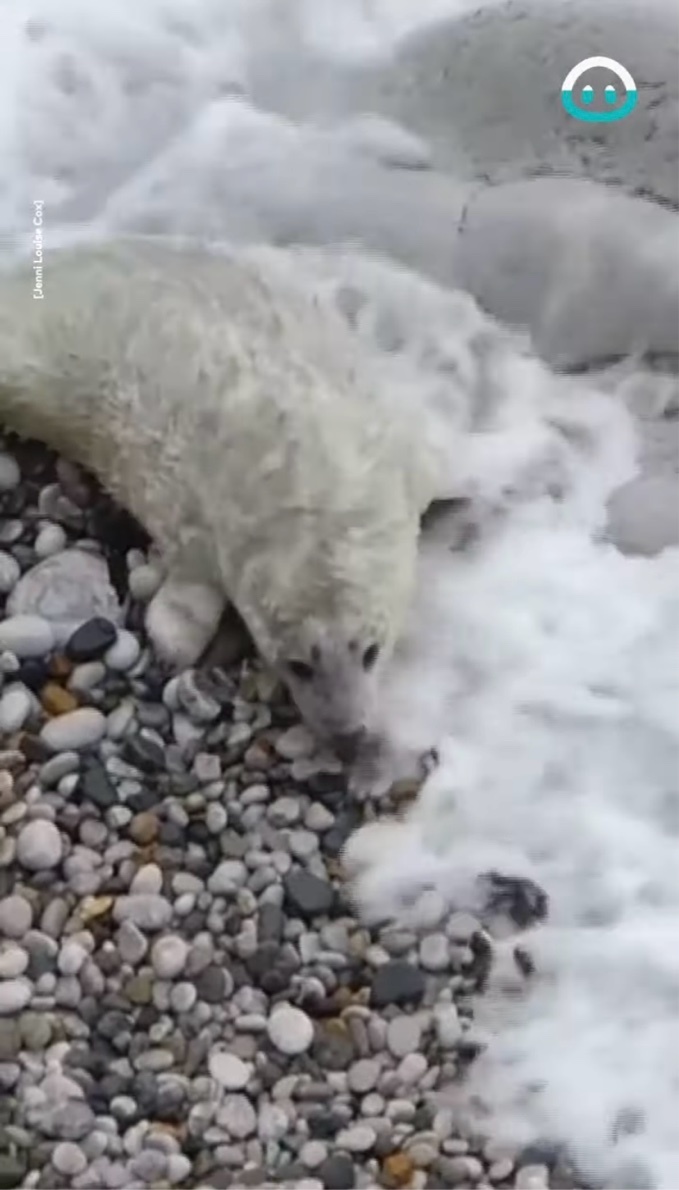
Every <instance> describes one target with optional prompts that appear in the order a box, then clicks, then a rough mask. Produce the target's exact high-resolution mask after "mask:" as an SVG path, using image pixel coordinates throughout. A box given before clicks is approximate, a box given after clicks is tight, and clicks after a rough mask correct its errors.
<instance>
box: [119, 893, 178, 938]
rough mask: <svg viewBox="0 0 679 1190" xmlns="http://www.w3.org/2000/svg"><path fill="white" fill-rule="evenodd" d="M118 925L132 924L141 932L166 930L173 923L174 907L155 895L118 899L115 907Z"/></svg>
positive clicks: (139, 894) (144, 894) (135, 895)
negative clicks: (123, 923)
mask: <svg viewBox="0 0 679 1190" xmlns="http://www.w3.org/2000/svg"><path fill="white" fill-rule="evenodd" d="M113 917H114V920H115V921H117V922H118V923H122V922H131V923H132V924H133V925H135V926H138V928H139V929H140V930H147V931H149V932H155V931H156V930H164V929H166V928H167V926H169V924H170V922H171V921H172V905H171V904H170V902H169V901H168V900H167V898H166V897H161V896H159V895H157V894H153V893H137V894H132V895H130V896H122V897H118V898H117V900H116V903H115V905H114V907H113Z"/></svg>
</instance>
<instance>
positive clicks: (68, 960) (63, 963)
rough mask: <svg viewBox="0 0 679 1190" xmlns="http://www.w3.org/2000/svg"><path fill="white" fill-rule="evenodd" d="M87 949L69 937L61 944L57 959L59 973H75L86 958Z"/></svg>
mask: <svg viewBox="0 0 679 1190" xmlns="http://www.w3.org/2000/svg"><path fill="white" fill-rule="evenodd" d="M88 957H89V956H88V954H87V951H86V950H85V947H84V946H81V944H80V943H79V942H77V941H76V940H75V938H69V939H67V941H66V942H64V945H63V946H62V948H61V950H60V952H59V957H58V959H57V967H58V969H59V972H60V973H61V975H77V974H78V972H79V971H80V968H81V967H82V965H83V963H84V962H85V961H86V960H87V958H88Z"/></svg>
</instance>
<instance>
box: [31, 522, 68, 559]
mask: <svg viewBox="0 0 679 1190" xmlns="http://www.w3.org/2000/svg"><path fill="white" fill-rule="evenodd" d="M66 540H67V538H66V533H65V532H64V530H63V529H62V527H61V525H45V526H43V528H42V529H41V530H40V532H39V533H38V536H37V537H36V539H35V552H36V555H37V557H38V558H51V557H52V556H53V555H54V554H60V553H61V551H62V550H63V549H64V548H65V546H66Z"/></svg>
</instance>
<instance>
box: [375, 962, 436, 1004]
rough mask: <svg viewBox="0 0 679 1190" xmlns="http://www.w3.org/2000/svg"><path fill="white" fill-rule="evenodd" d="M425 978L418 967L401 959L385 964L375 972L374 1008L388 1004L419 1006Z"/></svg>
mask: <svg viewBox="0 0 679 1190" xmlns="http://www.w3.org/2000/svg"><path fill="white" fill-rule="evenodd" d="M424 991H425V978H424V975H423V974H422V972H421V971H420V969H419V968H418V967H413V965H412V963H406V962H405V961H403V960H401V959H394V960H393V961H391V962H389V963H384V964H383V965H382V966H381V967H379V968H378V970H377V971H376V972H375V977H374V979H373V982H372V987H371V989H370V1003H371V1005H372V1007H373V1008H385V1007H386V1006H387V1004H399V1005H403V1004H413V1003H415V1004H419V1002H420V1000H421V999H422V997H423V996H424Z"/></svg>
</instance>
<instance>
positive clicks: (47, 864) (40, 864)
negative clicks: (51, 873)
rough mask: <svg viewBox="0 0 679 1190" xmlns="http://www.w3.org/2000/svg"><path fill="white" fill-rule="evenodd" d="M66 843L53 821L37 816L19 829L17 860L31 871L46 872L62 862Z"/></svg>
mask: <svg viewBox="0 0 679 1190" xmlns="http://www.w3.org/2000/svg"><path fill="white" fill-rule="evenodd" d="M63 853H64V845H63V843H62V841H61V835H60V833H59V830H58V828H57V827H56V826H55V825H54V823H53V822H49V821H48V820H47V819H43V818H36V819H35V821H33V822H28V823H27V824H26V825H25V826H23V827H22V828H21V830H20V831H19V835H18V837H17V852H16V854H17V860H18V861H19V863H20V864H21V866H22V868H26V869H27V870H28V871H29V872H44V871H48V870H49V869H50V868H55V867H56V866H57V864H59V863H61V858H62V856H63Z"/></svg>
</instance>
